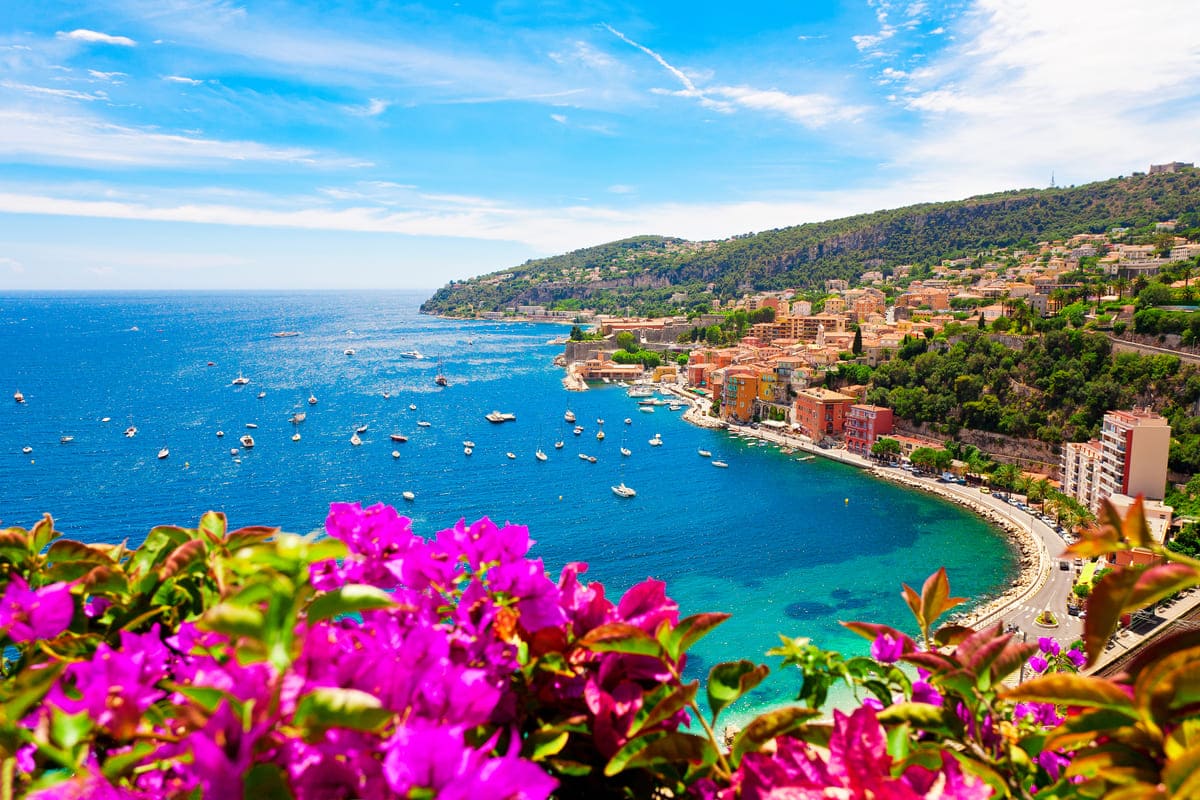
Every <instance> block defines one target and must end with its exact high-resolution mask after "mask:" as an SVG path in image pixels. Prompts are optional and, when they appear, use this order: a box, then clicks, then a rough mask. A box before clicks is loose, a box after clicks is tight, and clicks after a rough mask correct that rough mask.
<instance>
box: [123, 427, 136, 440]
mask: <svg viewBox="0 0 1200 800" xmlns="http://www.w3.org/2000/svg"><path fill="white" fill-rule="evenodd" d="M135 436H137V428H135V427H134V426H133V425H130V426H129V427H128V428H126V429H125V438H126V439H132V438H133V437H135Z"/></svg>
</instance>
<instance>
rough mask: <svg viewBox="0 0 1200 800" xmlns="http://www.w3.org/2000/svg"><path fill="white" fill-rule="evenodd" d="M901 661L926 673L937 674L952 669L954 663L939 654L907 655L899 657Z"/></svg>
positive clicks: (921, 653)
mask: <svg viewBox="0 0 1200 800" xmlns="http://www.w3.org/2000/svg"><path fill="white" fill-rule="evenodd" d="M900 660H901V661H905V662H907V663H909V664H912V665H913V666H915V667H921V668H923V669H925V670H926V671H928V672H932V673H934V674H939V673H942V672H945V671H946V670H949V669H954V667H955V663H954V662H953V661H951V660H950V659H949V658H946V657H945V656H944V655H942V654H941V653H932V652H925V651H922V652H918V653H907V654H905V655H902V656H900Z"/></svg>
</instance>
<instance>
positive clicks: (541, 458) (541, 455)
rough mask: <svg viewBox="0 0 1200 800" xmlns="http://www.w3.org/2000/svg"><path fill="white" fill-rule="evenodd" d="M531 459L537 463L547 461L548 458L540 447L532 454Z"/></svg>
mask: <svg viewBox="0 0 1200 800" xmlns="http://www.w3.org/2000/svg"><path fill="white" fill-rule="evenodd" d="M533 457H534V458H536V459H537V460H538V461H547V460H549V456H547V455H546V454H545V453H543V452H542V448H540V447H539V448H538V449H537V452H536V453H534V454H533Z"/></svg>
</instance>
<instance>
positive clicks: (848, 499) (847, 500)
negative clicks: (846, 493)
mask: <svg viewBox="0 0 1200 800" xmlns="http://www.w3.org/2000/svg"><path fill="white" fill-rule="evenodd" d="M846 505H850V498H849V497H847V498H846Z"/></svg>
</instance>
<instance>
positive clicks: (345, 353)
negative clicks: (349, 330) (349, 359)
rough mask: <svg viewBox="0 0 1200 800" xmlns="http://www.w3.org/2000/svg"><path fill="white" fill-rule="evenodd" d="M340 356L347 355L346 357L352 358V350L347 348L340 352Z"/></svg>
mask: <svg viewBox="0 0 1200 800" xmlns="http://www.w3.org/2000/svg"><path fill="white" fill-rule="evenodd" d="M342 354H343V355H347V356H352V355H354V348H353V347H347V348H346V349H345V350H343V351H342Z"/></svg>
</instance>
